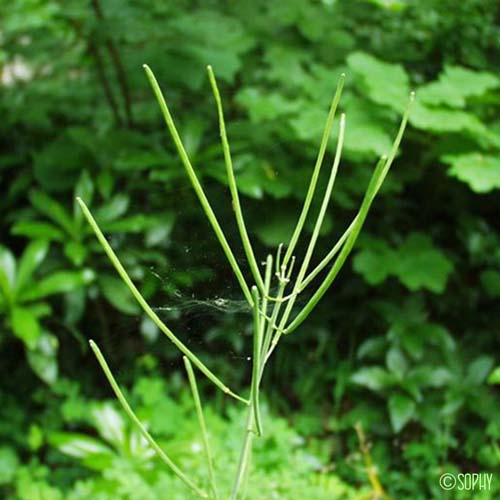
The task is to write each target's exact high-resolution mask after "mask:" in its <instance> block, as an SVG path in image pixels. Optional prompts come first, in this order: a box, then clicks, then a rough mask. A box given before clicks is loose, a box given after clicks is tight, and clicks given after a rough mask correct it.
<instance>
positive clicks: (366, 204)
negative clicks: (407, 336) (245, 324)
mask: <svg viewBox="0 0 500 500" xmlns="http://www.w3.org/2000/svg"><path fill="white" fill-rule="evenodd" d="M414 98H415V94H414V93H413V92H412V93H411V95H410V101H409V104H408V106H407V108H406V111H405V114H404V115H403V119H402V120H401V125H400V127H399V131H398V134H397V136H396V139H395V141H394V143H393V145H392V149H391V152H390V154H389V157H388V158H387V157H382V158H381V160H380V161H379V162H378V164H377V166H376V168H375V171H374V173H373V175H372V178H371V180H370V183H369V185H368V188H367V190H366V193H365V196H364V198H363V202H362V203H361V208H360V210H359V213H358V215H357V217H356V222H355V224H354V227H353V229H352V230H351V232H350V233H349V236H348V239H347V241H346V243H345V245H344V246H343V247H342V250H341V252H340V253H339V255H338V257H337V259H336V260H335V262H334V264H333V266H332V268H331V269H330V271H329V273H328V275H327V276H326V278H325V280H324V281H323V283H322V284H321V285H320V286H319V287H318V289H317V290H316V292H315V293H314V294H313V296H312V297H311V299H310V300H309V302H308V303H307V304H306V305H305V307H304V308H303V309H302V311H300V312H299V314H298V315H297V316H296V317H295V319H294V320H293V321H292V323H290V325H289V326H288V327H287V328H286V331H285V333H291V332H293V331H294V330H295V329H296V328H297V327H298V326H299V325H300V324H301V323H302V322H303V321H304V320H305V319H306V318H307V317H308V316H309V314H310V313H311V311H312V310H313V309H314V307H315V306H316V304H317V303H318V302H319V301H320V299H321V298H322V297H323V295H324V294H325V292H326V291H327V290H328V288H329V287H330V285H331V284H332V282H333V280H334V279H335V278H336V276H337V274H338V273H339V271H340V269H341V268H342V266H343V265H344V263H345V261H346V259H347V257H348V256H349V254H350V252H351V250H352V248H353V247H354V243H355V242H356V239H357V237H358V235H359V233H360V231H361V228H362V227H363V223H364V221H365V219H366V217H367V215H368V211H369V209H370V206H371V204H372V202H373V200H374V198H375V196H376V195H377V192H378V190H379V189H380V187H381V186H382V183H383V182H384V179H385V177H386V175H387V172H388V171H389V169H390V167H391V165H392V162H393V161H394V158H395V157H396V154H397V151H398V148H399V144H400V143H401V139H402V137H403V133H404V130H405V128H406V124H407V122H408V116H409V113H410V109H411V105H412V103H413V100H414Z"/></svg>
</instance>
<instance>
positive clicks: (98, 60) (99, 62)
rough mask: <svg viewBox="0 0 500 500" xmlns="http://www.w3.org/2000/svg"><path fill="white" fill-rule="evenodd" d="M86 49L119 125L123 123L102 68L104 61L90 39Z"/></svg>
mask: <svg viewBox="0 0 500 500" xmlns="http://www.w3.org/2000/svg"><path fill="white" fill-rule="evenodd" d="M88 51H89V53H90V55H91V56H92V58H93V59H94V62H95V66H96V71H97V78H98V79H99V82H100V83H101V87H102V89H103V91H104V95H105V97H106V101H107V103H108V106H109V108H110V110H111V113H112V114H113V117H114V119H115V122H116V124H117V125H118V126H120V127H121V126H122V125H123V121H122V119H121V116H120V112H119V110H118V105H117V104H116V101H115V97H114V95H113V89H112V88H111V84H110V83H109V81H108V78H107V76H106V70H105V68H104V62H103V60H102V56H101V54H100V53H99V49H98V47H97V45H95V44H94V43H93V42H92V41H90V40H89V42H88Z"/></svg>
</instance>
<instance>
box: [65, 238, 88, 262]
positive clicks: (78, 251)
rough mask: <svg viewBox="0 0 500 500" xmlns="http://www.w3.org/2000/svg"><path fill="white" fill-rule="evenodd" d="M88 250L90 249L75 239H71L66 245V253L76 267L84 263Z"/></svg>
mask: <svg viewBox="0 0 500 500" xmlns="http://www.w3.org/2000/svg"><path fill="white" fill-rule="evenodd" d="M88 252H89V250H88V248H87V247H86V246H85V245H83V244H81V243H79V242H77V241H74V240H72V241H69V242H68V243H66V245H64V255H65V256H66V257H68V259H69V260H70V261H71V262H72V264H73V265H74V266H76V267H80V266H82V265H83V263H84V262H85V259H86V258H87V255H88Z"/></svg>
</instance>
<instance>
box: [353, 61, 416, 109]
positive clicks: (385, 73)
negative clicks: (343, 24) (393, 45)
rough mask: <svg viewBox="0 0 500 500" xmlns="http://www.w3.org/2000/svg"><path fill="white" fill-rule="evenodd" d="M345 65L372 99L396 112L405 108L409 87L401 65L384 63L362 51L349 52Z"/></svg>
mask: <svg viewBox="0 0 500 500" xmlns="http://www.w3.org/2000/svg"><path fill="white" fill-rule="evenodd" d="M347 65H348V66H349V68H350V69H351V70H352V71H353V72H354V77H355V83H356V84H357V85H359V86H360V87H361V90H362V92H363V93H365V92H366V94H368V97H370V98H371V99H372V100H373V101H375V102H376V103H378V104H383V105H385V106H389V107H390V108H392V109H395V110H396V111H398V112H401V111H404V109H406V106H407V103H408V98H409V95H410V87H409V80H408V75H407V74H406V71H405V70H404V68H403V66H401V65H400V64H390V63H386V62H384V61H381V60H380V59H377V58H376V57H373V56H372V55H370V54H366V53H364V52H354V53H352V54H350V55H349V56H348V57H347Z"/></svg>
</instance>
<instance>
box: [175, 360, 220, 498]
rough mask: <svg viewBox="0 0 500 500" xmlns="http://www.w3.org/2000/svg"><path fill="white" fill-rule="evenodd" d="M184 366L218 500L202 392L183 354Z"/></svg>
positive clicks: (214, 495) (214, 493) (215, 495)
mask: <svg viewBox="0 0 500 500" xmlns="http://www.w3.org/2000/svg"><path fill="white" fill-rule="evenodd" d="M182 359H183V360H184V366H185V367H186V372H187V376H188V379H189V385H190V386H191V392H192V394H193V400H194V405H195V407H196V413H197V415H198V422H199V424H200V429H201V435H202V439H203V448H204V449H205V455H206V457H207V466H208V477H209V479H210V486H211V488H212V493H213V497H214V500H218V498H219V494H218V490H217V484H216V481H215V473H214V465H213V459H212V452H211V450H210V443H209V441H208V432H207V426H206V424H205V417H204V415H203V408H202V406H201V400H200V393H199V392H198V386H197V384H196V377H195V375H194V371H193V367H192V366H191V362H190V361H189V359H188V358H187V356H183V357H182Z"/></svg>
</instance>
